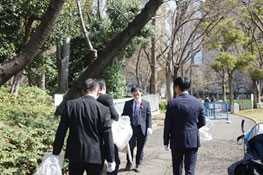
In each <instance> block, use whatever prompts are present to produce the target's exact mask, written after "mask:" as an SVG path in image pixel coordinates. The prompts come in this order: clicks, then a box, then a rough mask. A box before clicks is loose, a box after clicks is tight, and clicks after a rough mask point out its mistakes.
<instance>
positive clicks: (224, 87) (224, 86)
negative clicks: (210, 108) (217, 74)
mask: <svg viewBox="0 0 263 175" xmlns="http://www.w3.org/2000/svg"><path fill="white" fill-rule="evenodd" d="M225 78H226V77H225V71H223V75H222V93H223V101H224V102H226V81H225Z"/></svg>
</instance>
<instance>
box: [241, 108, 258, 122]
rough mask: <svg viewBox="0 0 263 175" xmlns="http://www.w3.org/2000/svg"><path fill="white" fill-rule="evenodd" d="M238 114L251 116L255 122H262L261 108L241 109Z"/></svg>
mask: <svg viewBox="0 0 263 175" xmlns="http://www.w3.org/2000/svg"><path fill="white" fill-rule="evenodd" d="M238 115H241V116H244V117H248V118H251V119H253V120H255V121H256V122H257V123H262V122H263V109H262V108H260V109H250V110H242V111H240V112H239V113H238Z"/></svg>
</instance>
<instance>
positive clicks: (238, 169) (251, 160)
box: [228, 123, 263, 175]
mask: <svg viewBox="0 0 263 175" xmlns="http://www.w3.org/2000/svg"><path fill="white" fill-rule="evenodd" d="M245 145H246V151H247V152H246V154H245V156H244V158H243V159H242V160H240V161H238V162H236V163H234V164H232V165H231V166H230V167H229V168H228V175H263V123H259V124H256V125H255V126H254V127H253V128H251V129H250V130H249V131H248V132H247V133H246V135H245Z"/></svg>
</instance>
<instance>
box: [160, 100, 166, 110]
mask: <svg viewBox="0 0 263 175" xmlns="http://www.w3.org/2000/svg"><path fill="white" fill-rule="evenodd" d="M166 106H167V101H166V100H160V103H159V109H160V111H161V112H165V111H166Z"/></svg>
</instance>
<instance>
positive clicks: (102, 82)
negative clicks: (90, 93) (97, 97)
mask: <svg viewBox="0 0 263 175" xmlns="http://www.w3.org/2000/svg"><path fill="white" fill-rule="evenodd" d="M97 82H98V83H99V86H100V91H102V88H103V87H106V82H105V80H104V79H103V78H98V79H97Z"/></svg>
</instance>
